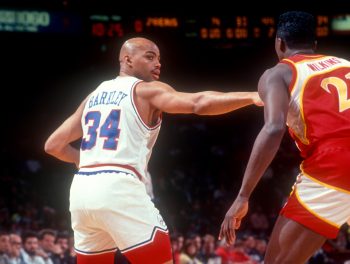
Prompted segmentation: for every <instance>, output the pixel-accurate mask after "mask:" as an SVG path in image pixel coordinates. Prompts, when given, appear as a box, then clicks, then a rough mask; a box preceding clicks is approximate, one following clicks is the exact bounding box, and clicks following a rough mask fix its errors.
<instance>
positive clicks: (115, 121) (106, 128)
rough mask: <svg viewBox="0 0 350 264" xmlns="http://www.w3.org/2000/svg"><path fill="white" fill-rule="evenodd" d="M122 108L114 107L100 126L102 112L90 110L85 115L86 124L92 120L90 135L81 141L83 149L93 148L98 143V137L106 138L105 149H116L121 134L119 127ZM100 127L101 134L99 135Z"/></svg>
mask: <svg viewBox="0 0 350 264" xmlns="http://www.w3.org/2000/svg"><path fill="white" fill-rule="evenodd" d="M119 120H120V109H113V110H112V111H111V112H110V113H109V115H108V116H107V118H106V120H105V121H104V123H103V124H102V125H101V127H100V121H101V113H100V112H97V111H91V112H88V113H87V114H86V116H85V125H88V124H89V123H91V122H92V125H90V126H89V129H88V132H87V133H88V137H84V138H83V139H82V142H81V149H82V150H89V149H92V148H93V147H94V146H95V145H96V140H98V138H105V140H104V143H103V149H107V150H116V149H117V145H118V140H117V139H118V138H119V135H120V129H119V128H118V127H119ZM98 128H100V129H99V135H98V131H97V130H98Z"/></svg>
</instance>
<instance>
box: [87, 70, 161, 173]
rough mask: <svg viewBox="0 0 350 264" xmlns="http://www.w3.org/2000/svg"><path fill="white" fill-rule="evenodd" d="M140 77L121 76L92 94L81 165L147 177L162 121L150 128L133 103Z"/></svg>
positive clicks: (106, 82) (88, 108) (101, 85)
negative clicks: (111, 167) (106, 167)
mask: <svg viewBox="0 0 350 264" xmlns="http://www.w3.org/2000/svg"><path fill="white" fill-rule="evenodd" d="M140 81H141V80H139V79H137V78H134V77H130V76H123V77H121V76H118V77H117V78H116V79H113V80H109V81H105V82H103V83H101V84H100V85H99V87H98V88H97V89H96V90H95V91H94V92H92V93H91V94H90V96H89V98H88V100H87V102H86V105H85V108H84V112H83V116H82V128H83V139H82V143H81V148H80V167H81V168H87V167H89V168H90V167H101V166H105V165H108V166H116V167H121V168H126V169H130V170H132V171H134V172H135V173H136V174H137V176H138V177H139V178H144V176H145V173H146V171H147V163H148V160H149V158H150V155H151V152H152V148H153V146H154V143H155V141H156V139H157V136H158V133H159V129H160V124H161V122H159V123H158V124H157V125H156V126H155V127H148V126H147V125H146V124H145V123H144V122H143V121H142V119H141V117H140V116H139V114H138V112H137V107H136V105H135V103H134V99H133V95H134V88H135V87H136V85H137V83H139V82H140Z"/></svg>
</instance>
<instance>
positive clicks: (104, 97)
mask: <svg viewBox="0 0 350 264" xmlns="http://www.w3.org/2000/svg"><path fill="white" fill-rule="evenodd" d="M126 96H127V94H125V93H123V92H122V91H119V92H118V93H117V92H116V91H111V92H100V93H97V94H94V95H92V96H91V97H90V100H89V108H91V107H93V106H96V105H100V104H105V105H109V104H113V105H118V106H119V104H120V102H121V101H122V100H123V99H124V98H125V97H126Z"/></svg>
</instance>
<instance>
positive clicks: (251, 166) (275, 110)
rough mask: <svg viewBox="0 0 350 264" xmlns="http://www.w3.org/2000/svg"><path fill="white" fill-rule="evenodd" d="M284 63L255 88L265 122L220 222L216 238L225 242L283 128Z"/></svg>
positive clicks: (236, 225)
mask: <svg viewBox="0 0 350 264" xmlns="http://www.w3.org/2000/svg"><path fill="white" fill-rule="evenodd" d="M286 67H288V66H286V65H281V64H278V65H277V66H275V67H274V68H272V69H270V70H267V71H266V72H265V73H264V74H263V75H262V77H261V78H260V80H259V84H258V90H259V94H260V96H261V98H262V100H263V101H264V105H265V107H264V117H265V124H264V126H263V128H262V129H261V131H260V133H259V135H258V136H257V138H256V140H255V143H254V146H253V150H252V152H251V154H250V158H249V161H248V165H247V168H246V170H245V173H244V177H243V182H242V186H241V189H240V191H239V194H238V196H237V198H236V199H235V201H234V202H233V204H232V205H231V207H230V209H229V210H228V211H227V213H226V215H225V218H224V221H223V223H222V225H221V230H220V234H219V239H222V238H225V239H226V242H227V243H228V244H233V243H234V241H235V237H236V235H235V230H236V229H238V228H239V227H240V224H241V220H242V218H243V217H244V216H245V215H246V214H247V212H248V202H249V198H250V195H251V193H252V192H253V190H254V188H255V186H256V185H257V183H258V182H259V180H260V178H261V176H262V175H263V173H264V172H265V170H266V169H267V167H268V166H269V164H270V163H271V161H272V159H273V158H274V156H275V155H276V152H277V150H278V148H279V146H280V143H281V140H282V138H283V135H284V133H285V130H286V119H287V113H288V107H289V93H288V84H287V83H286V78H285V76H286V75H288V74H290V73H291V72H290V70H289V68H286Z"/></svg>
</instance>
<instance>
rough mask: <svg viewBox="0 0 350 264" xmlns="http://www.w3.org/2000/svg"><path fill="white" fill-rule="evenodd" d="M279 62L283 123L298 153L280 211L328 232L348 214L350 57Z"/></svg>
mask: <svg viewBox="0 0 350 264" xmlns="http://www.w3.org/2000/svg"><path fill="white" fill-rule="evenodd" d="M281 63H285V64H287V65H289V66H290V67H291V69H292V72H293V77H292V81H291V84H290V86H289V91H290V105H289V111H288V117H287V125H288V127H289V132H290V134H291V136H292V138H293V139H294V140H295V142H296V144H297V146H298V148H299V150H300V152H301V156H302V157H303V158H304V161H303V162H302V164H301V166H300V168H301V174H302V182H301V183H300V184H298V185H297V188H295V190H294V191H293V193H292V194H291V196H290V198H289V200H288V202H287V204H286V205H285V207H284V208H283V209H282V211H281V214H282V215H285V216H286V217H288V218H291V219H293V220H295V221H297V222H299V223H301V224H303V225H305V226H307V227H308V228H310V229H312V230H314V231H315V232H318V233H320V234H321V235H324V236H326V237H329V238H334V237H335V236H336V235H337V233H338V230H339V227H340V226H341V225H342V224H344V223H345V222H347V221H349V219H350V173H349V162H350V62H349V61H347V60H344V59H341V58H337V57H332V56H323V55H294V56H292V57H289V58H287V59H284V60H282V61H281Z"/></svg>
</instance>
